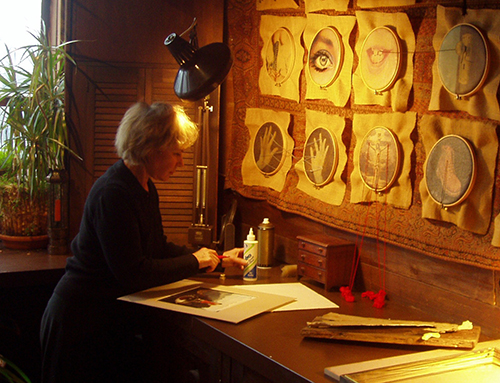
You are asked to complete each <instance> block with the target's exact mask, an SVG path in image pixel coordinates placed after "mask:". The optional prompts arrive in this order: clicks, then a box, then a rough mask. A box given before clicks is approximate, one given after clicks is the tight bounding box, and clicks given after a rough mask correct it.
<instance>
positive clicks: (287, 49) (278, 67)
mask: <svg viewBox="0 0 500 383" xmlns="http://www.w3.org/2000/svg"><path fill="white" fill-rule="evenodd" d="M264 65H265V66H266V71H267V74H268V75H269V77H270V78H271V80H272V81H273V82H274V83H275V85H276V86H280V85H281V84H283V83H284V82H285V81H286V80H288V78H289V77H290V75H291V74H292V71H293V67H294V65H295V41H294V38H293V35H292V33H291V32H290V31H289V30H288V29H286V28H283V27H281V28H278V29H277V30H276V31H275V32H274V33H273V34H272V36H271V38H270V39H269V40H268V41H267V46H266V51H265V63H264Z"/></svg>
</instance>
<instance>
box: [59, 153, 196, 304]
mask: <svg viewBox="0 0 500 383" xmlns="http://www.w3.org/2000/svg"><path fill="white" fill-rule="evenodd" d="M71 250H72V253H73V257H71V258H70V259H69V260H68V263H67V267H66V273H65V275H64V276H63V278H62V280H61V281H60V283H59V284H58V286H57V288H56V293H57V294H59V295H61V296H62V297H78V298H80V299H84V300H86V299H89V298H91V299H97V300H101V299H115V298H117V297H119V296H121V295H126V294H129V293H132V292H135V291H139V290H143V289H146V288H150V287H153V286H158V285H162V284H166V283H170V282H174V281H177V280H180V279H183V278H187V277H190V276H192V275H194V274H196V273H197V272H199V269H198V261H197V259H196V257H195V256H194V255H193V254H192V250H190V249H188V248H187V247H185V246H178V245H175V244H173V243H171V242H167V240H166V238H165V236H164V234H163V227H162V222H161V214H160V209H159V198H158V193H157V191H156V187H155V186H154V184H153V182H151V181H150V182H149V192H147V191H146V190H144V189H143V188H142V186H141V185H140V184H139V182H138V181H137V179H136V178H135V176H134V175H133V174H132V173H131V172H130V171H129V169H128V168H127V167H126V166H125V165H124V164H123V161H119V162H118V163H116V164H115V165H114V166H112V167H111V168H110V169H108V171H107V172H106V173H105V174H104V175H103V176H102V177H101V178H99V179H98V180H97V181H96V183H95V184H94V186H93V188H92V190H91V192H90V193H89V196H88V198H87V202H86V204H85V209H84V214H83V218H82V222H81V226H80V231H79V233H78V235H77V236H76V237H75V239H74V240H73V242H72V244H71Z"/></svg>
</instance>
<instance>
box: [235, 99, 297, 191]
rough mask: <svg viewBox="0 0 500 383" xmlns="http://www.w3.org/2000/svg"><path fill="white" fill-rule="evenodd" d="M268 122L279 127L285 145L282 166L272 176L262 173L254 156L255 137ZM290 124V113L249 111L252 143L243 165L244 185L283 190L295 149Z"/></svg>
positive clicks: (247, 124)
mask: <svg viewBox="0 0 500 383" xmlns="http://www.w3.org/2000/svg"><path fill="white" fill-rule="evenodd" d="M266 122H274V123H275V124H276V125H278V127H279V128H280V130H281V133H282V135H283V143H284V148H283V152H282V153H283V161H282V165H281V166H280V168H279V170H278V171H277V172H276V173H274V174H272V175H270V176H269V175H265V174H263V173H262V172H260V170H259V168H258V167H257V165H256V163H255V160H254V155H253V148H254V142H255V136H256V134H257V132H258V130H259V128H260V127H261V126H262V125H263V124H265V123H266ZM289 124H290V114H289V113H286V112H275V111H272V110H267V109H257V108H250V109H247V111H246V118H245V125H246V127H247V128H248V130H249V132H250V141H249V147H248V149H247V152H246V154H245V158H244V159H243V163H242V165H241V175H242V178H243V184H245V185H254V186H265V187H269V188H271V189H274V190H277V191H281V190H282V189H283V186H284V184H285V178H286V175H287V173H288V171H289V170H290V168H291V167H292V152H293V147H294V141H293V138H292V137H290V136H289V135H288V133H287V130H288V125H289Z"/></svg>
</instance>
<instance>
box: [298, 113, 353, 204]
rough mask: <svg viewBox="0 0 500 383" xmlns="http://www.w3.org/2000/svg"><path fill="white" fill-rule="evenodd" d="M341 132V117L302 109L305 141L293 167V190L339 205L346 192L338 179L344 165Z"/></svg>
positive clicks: (345, 154)
mask: <svg viewBox="0 0 500 383" xmlns="http://www.w3.org/2000/svg"><path fill="white" fill-rule="evenodd" d="M344 129H345V120H344V119H343V118H342V117H340V116H336V115H329V114H326V113H323V112H318V111H313V110H307V109H306V131H305V133H306V141H305V143H304V147H303V150H302V158H301V159H300V160H299V161H297V163H296V164H295V171H296V172H297V175H298V177H299V181H298V184H297V189H299V190H301V191H303V192H305V193H307V194H308V195H309V196H311V197H313V198H315V199H318V200H321V201H323V202H326V203H328V204H331V205H335V206H338V205H340V204H341V203H342V201H343V199H344V196H345V190H346V184H345V182H344V181H343V180H342V173H343V171H344V169H345V166H346V163H347V149H346V147H345V145H344V143H343V142H342V134H343V132H344Z"/></svg>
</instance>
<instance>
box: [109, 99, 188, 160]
mask: <svg viewBox="0 0 500 383" xmlns="http://www.w3.org/2000/svg"><path fill="white" fill-rule="evenodd" d="M197 139H198V126H197V125H196V124H195V123H194V122H193V121H192V120H191V119H190V118H189V116H188V115H187V114H186V112H184V109H183V108H182V107H181V106H179V105H171V104H168V103H164V102H155V103H153V104H151V105H149V104H147V103H145V102H138V103H136V104H134V105H132V106H131V107H130V108H129V109H128V110H127V112H126V113H125V115H124V116H123V118H122V120H121V122H120V126H119V127H118V131H117V132H116V137H115V148H116V151H117V153H118V156H119V157H120V158H122V159H124V160H127V161H128V162H130V163H131V164H133V165H142V164H144V161H145V158H146V156H147V155H148V154H149V153H150V152H151V150H157V149H161V148H165V147H172V146H175V145H178V147H179V148H180V149H182V150H184V149H187V148H189V147H191V146H192V145H193V144H194V143H195V141H196V140H197Z"/></svg>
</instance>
